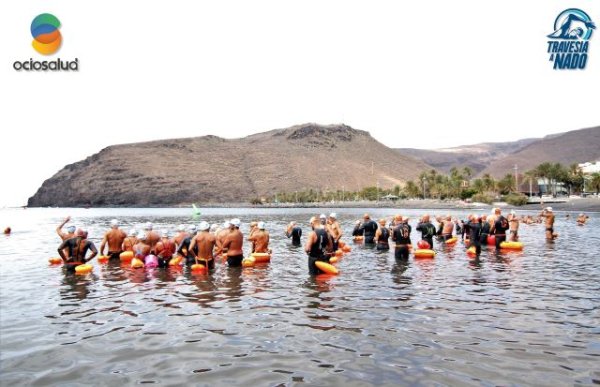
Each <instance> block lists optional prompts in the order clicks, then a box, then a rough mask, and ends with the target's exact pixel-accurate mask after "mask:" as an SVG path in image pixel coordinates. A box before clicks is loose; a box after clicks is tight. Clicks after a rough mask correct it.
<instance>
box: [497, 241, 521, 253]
mask: <svg viewBox="0 0 600 387" xmlns="http://www.w3.org/2000/svg"><path fill="white" fill-rule="evenodd" d="M500 248H501V249H502V250H517V251H518V250H523V243H522V242H500Z"/></svg>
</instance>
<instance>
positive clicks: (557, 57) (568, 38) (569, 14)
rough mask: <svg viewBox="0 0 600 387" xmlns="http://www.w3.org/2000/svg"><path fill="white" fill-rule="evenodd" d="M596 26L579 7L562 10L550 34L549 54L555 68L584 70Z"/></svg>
mask: <svg viewBox="0 0 600 387" xmlns="http://www.w3.org/2000/svg"><path fill="white" fill-rule="evenodd" d="M595 28H596V26H595V25H594V22H592V19H591V18H590V17H589V15H588V14H587V13H585V12H583V11H582V10H580V9H578V8H569V9H565V10H564V11H562V12H561V13H560V14H559V15H558V16H557V17H556V20H555V21H554V32H553V33H551V34H550V35H548V37H549V38H550V39H552V40H549V41H548V54H550V59H549V60H550V62H553V63H554V70H583V69H585V65H586V64H587V60H588V52H589V46H590V42H589V40H590V39H591V37H592V32H593V30H594V29H595Z"/></svg>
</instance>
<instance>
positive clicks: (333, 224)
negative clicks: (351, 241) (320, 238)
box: [327, 212, 344, 251]
mask: <svg viewBox="0 0 600 387" xmlns="http://www.w3.org/2000/svg"><path fill="white" fill-rule="evenodd" d="M327 230H328V232H329V235H331V238H332V242H333V251H336V250H337V249H338V248H339V244H340V239H342V235H343V234H344V233H343V231H342V228H341V227H340V223H339V222H338V221H337V214H336V213H335V212H332V213H331V214H329V219H328V222H327Z"/></svg>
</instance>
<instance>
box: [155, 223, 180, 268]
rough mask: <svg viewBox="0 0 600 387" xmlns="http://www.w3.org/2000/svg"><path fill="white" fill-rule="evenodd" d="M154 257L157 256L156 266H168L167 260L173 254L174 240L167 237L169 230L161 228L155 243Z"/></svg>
mask: <svg viewBox="0 0 600 387" xmlns="http://www.w3.org/2000/svg"><path fill="white" fill-rule="evenodd" d="M155 250H156V257H157V258H158V267H167V266H169V261H170V260H171V258H173V255H174V254H175V250H176V248H175V242H173V241H172V240H170V239H169V232H168V231H167V230H163V231H162V232H161V235H160V240H159V241H158V243H157V244H156V247H155Z"/></svg>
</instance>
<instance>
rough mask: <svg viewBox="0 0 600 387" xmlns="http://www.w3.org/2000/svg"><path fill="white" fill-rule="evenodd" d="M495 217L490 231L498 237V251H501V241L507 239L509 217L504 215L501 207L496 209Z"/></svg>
mask: <svg viewBox="0 0 600 387" xmlns="http://www.w3.org/2000/svg"><path fill="white" fill-rule="evenodd" d="M494 218H495V219H496V220H495V222H494V225H493V226H492V229H491V230H490V232H491V233H492V234H494V237H495V238H496V252H499V251H500V243H502V242H504V241H506V230H508V229H509V226H508V219H506V218H505V217H504V215H502V211H501V210H500V209H499V208H496V209H494Z"/></svg>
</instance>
